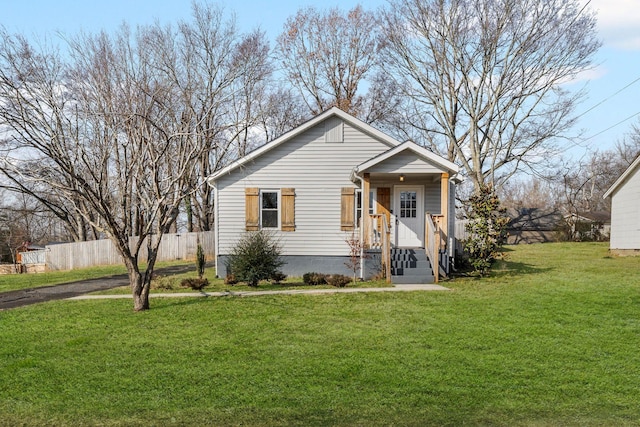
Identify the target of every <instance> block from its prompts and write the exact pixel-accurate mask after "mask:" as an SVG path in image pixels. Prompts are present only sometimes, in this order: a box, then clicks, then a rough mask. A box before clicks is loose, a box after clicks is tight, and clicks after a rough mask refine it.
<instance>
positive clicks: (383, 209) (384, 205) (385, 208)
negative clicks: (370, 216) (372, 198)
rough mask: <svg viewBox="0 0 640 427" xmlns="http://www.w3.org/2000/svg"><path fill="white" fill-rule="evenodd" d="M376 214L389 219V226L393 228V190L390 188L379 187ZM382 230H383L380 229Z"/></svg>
mask: <svg viewBox="0 0 640 427" xmlns="http://www.w3.org/2000/svg"><path fill="white" fill-rule="evenodd" d="M376 192H377V197H376V200H377V204H378V205H377V206H376V212H377V213H379V214H384V215H385V216H386V217H387V226H388V227H389V228H391V223H390V221H391V189H390V188H389V187H378V189H377V190H376ZM379 230H381V229H379Z"/></svg>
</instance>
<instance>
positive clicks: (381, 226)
mask: <svg viewBox="0 0 640 427" xmlns="http://www.w3.org/2000/svg"><path fill="white" fill-rule="evenodd" d="M369 217H370V219H371V222H370V225H371V227H370V230H371V233H370V236H369V245H370V247H371V248H372V249H380V253H381V262H382V268H383V271H384V276H385V278H386V280H387V283H390V282H391V230H390V228H389V224H388V223H387V216H386V215H384V214H374V215H369Z"/></svg>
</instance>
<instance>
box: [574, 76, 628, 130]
mask: <svg viewBox="0 0 640 427" xmlns="http://www.w3.org/2000/svg"><path fill="white" fill-rule="evenodd" d="M639 81H640V77H638V78H637V79H635V80H634V81H632V82H631V83H629V84H628V85H626V86H625V87H623V88H622V89H620V90H618V91H617V92H616V93H614V94H612V95H609V96H608V97H606V98H605V99H603V100H602V101H600V102H598V103H597V104H596V105H594V106H593V107H591V108H589V109H588V110H587V111H585V112H583V113H582V114H580V115H579V116H577V117H576V119H579V118H580V117H582V116H584V115H585V114H587V113H588V112H590V111H593V110H594V109H596V108H597V107H599V106H601V105H602V104H604V103H605V102H607V101H609V100H610V99H611V98H613V97H614V96H616V95H617V94H619V93H620V92H623V91H625V90H627V89H628V88H629V87H630V86H632V85H633V84H635V83H637V82H639ZM634 115H635V114H634ZM614 126H615V125H614ZM607 130H608V129H607Z"/></svg>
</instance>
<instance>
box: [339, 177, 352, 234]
mask: <svg viewBox="0 0 640 427" xmlns="http://www.w3.org/2000/svg"><path fill="white" fill-rule="evenodd" d="M354 217H355V188H353V187H343V188H342V192H341V195H340V229H341V230H342V231H352V230H353V229H354V228H355V226H354V221H355V220H354Z"/></svg>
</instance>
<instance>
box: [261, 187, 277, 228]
mask: <svg viewBox="0 0 640 427" xmlns="http://www.w3.org/2000/svg"><path fill="white" fill-rule="evenodd" d="M279 206H280V192H279V191H277V190H261V191H260V226H261V227H262V228H279V226H280V209H279Z"/></svg>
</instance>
